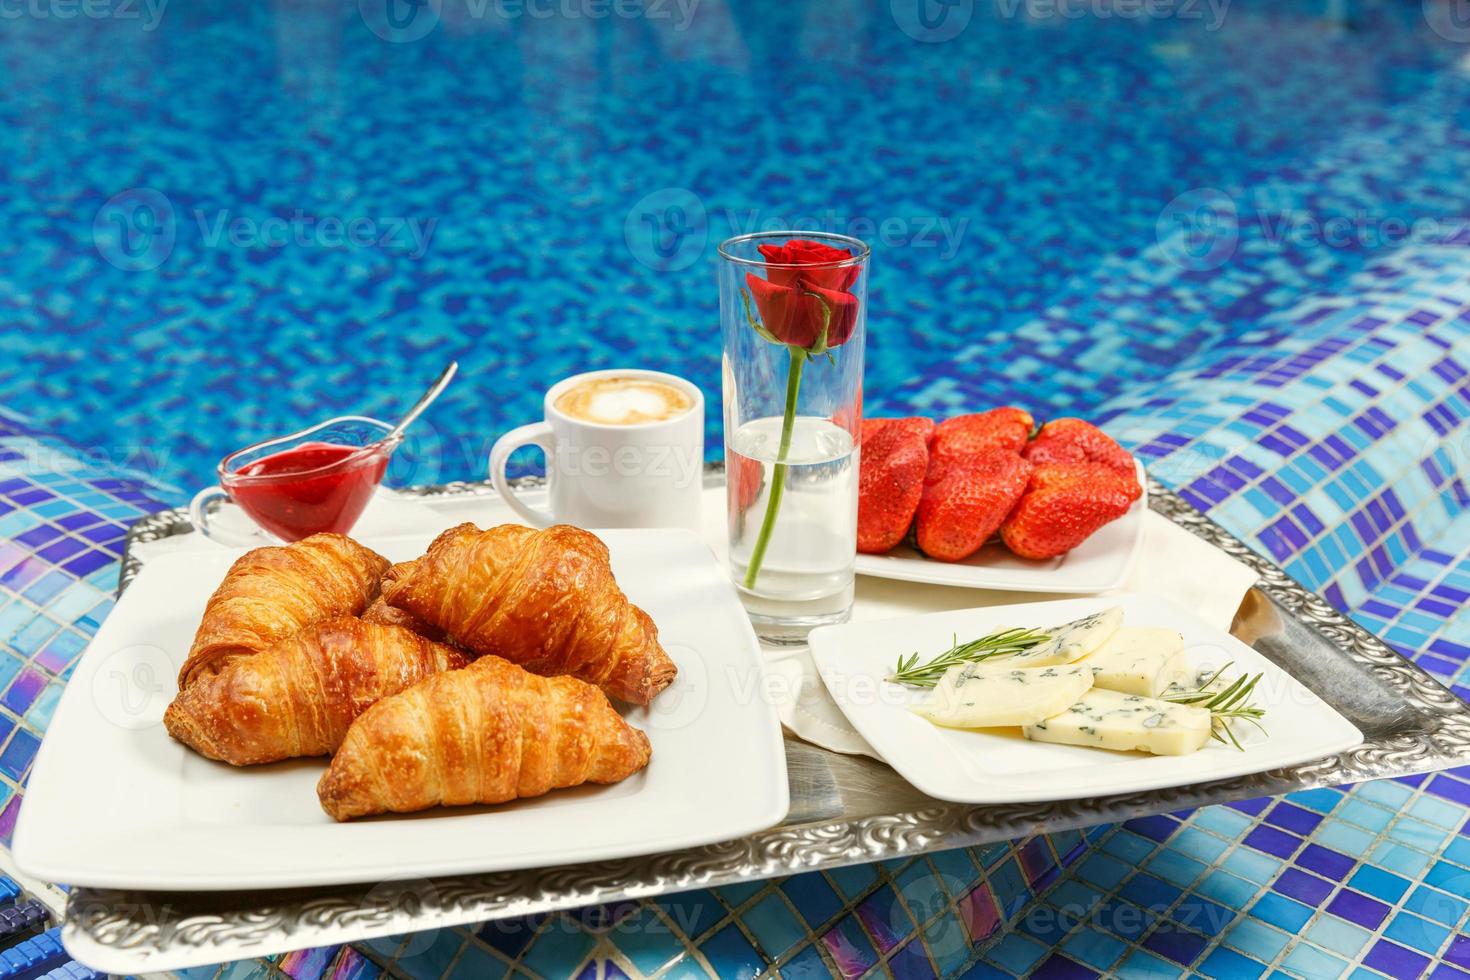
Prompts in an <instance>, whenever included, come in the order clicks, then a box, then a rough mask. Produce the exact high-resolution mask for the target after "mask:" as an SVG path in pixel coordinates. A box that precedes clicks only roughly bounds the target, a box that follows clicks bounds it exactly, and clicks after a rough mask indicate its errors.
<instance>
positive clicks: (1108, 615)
mask: <svg viewBox="0 0 1470 980" xmlns="http://www.w3.org/2000/svg"><path fill="white" fill-rule="evenodd" d="M1122 624H1123V610H1122V609H1119V608H1118V607H1117V606H1113V607H1112V608H1111V609H1104V610H1103V611H1102V612H1097V613H1093V614H1092V615H1091V616H1084V617H1083V618H1082V619H1078V620H1075V621H1073V622H1070V623H1064V624H1063V625H1061V626H1055V627H1052V628H1051V629H1049V630H1047V634H1048V638H1047V639H1045V640H1042V641H1041V642H1040V643H1038V644H1037V645H1036V646H1034V647H1032V648H1031V649H1029V650H1025V651H1023V652H1021V653H1018V654H1015V655H1014V656H1011V657H1005V658H1004V659H997V660H992V661H991V663H1003V664H1005V665H1006V666H1007V667H1053V666H1057V665H1059V664H1069V663H1072V662H1073V661H1076V660H1081V659H1082V658H1083V657H1085V656H1087V655H1088V654H1089V653H1092V652H1093V651H1095V650H1097V649H1098V648H1099V647H1101V646H1102V645H1103V644H1104V643H1106V642H1107V641H1108V639H1109V638H1110V637H1111V636H1112V635H1113V634H1114V633H1116V632H1117V631H1118V627H1119V626H1121V625H1122Z"/></svg>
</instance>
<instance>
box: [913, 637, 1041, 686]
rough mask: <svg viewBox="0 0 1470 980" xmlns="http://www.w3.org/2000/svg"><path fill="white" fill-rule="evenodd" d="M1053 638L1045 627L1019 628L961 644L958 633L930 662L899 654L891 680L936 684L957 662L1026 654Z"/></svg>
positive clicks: (917, 684)
mask: <svg viewBox="0 0 1470 980" xmlns="http://www.w3.org/2000/svg"><path fill="white" fill-rule="evenodd" d="M1050 638H1051V634H1050V633H1049V632H1047V631H1046V630H1038V629H1020V628H1017V629H1008V630H1000V631H998V632H995V633H990V634H988V635H986V636H982V637H980V639H978V640H969V641H967V642H965V643H961V642H960V638H959V636H958V635H956V636H955V637H954V642H953V645H952V646H950V648H949V649H948V650H946V651H944V652H943V653H941V654H939V656H937V657H935V658H934V659H933V660H930V661H929V662H928V663H923V664H921V663H919V655H918V654H917V653H913V654H910V655H909V656H907V657H899V658H898V663H897V665H895V666H894V668H893V673H891V674H889V675H888V679H889V680H890V681H892V682H893V683H895V684H907V685H909V686H910V687H933V686H934V685H936V684H938V683H939V679H940V678H941V677H943V676H944V674H945V671H947V670H949V669H950V668H951V667H953V666H955V665H956V664H977V663H981V662H982V661H985V660H992V659H994V658H996V657H1009V656H1011V655H1013V654H1017V653H1023V652H1025V651H1026V650H1029V649H1031V648H1032V647H1034V646H1036V644H1038V643H1041V642H1042V641H1043V640H1048V639H1050Z"/></svg>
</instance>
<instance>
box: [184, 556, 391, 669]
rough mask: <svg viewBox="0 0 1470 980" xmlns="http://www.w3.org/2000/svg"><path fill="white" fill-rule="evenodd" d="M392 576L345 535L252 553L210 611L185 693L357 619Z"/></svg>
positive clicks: (193, 651) (382, 561) (192, 651)
mask: <svg viewBox="0 0 1470 980" xmlns="http://www.w3.org/2000/svg"><path fill="white" fill-rule="evenodd" d="M387 568H388V560H387V559H386V558H383V557H382V556H381V555H379V554H377V553H376V552H374V551H372V550H371V549H369V548H365V547H363V546H362V545H360V544H358V543H357V542H356V541H354V540H352V539H351V538H349V537H346V536H344V535H341V534H313V535H312V536H311V537H309V538H302V539H301V540H300V541H297V542H295V543H294V544H288V545H285V546H284V547H274V548H256V549H255V550H254V551H250V552H247V553H246V554H244V555H242V556H241V557H240V559H239V560H238V561H236V562H235V564H233V565H232V566H230V570H229V572H228V573H227V574H226V575H225V580H224V581H223V582H221V583H220V586H219V588H218V589H216V590H215V592H214V595H212V596H210V599H209V604H208V605H207V606H205V608H204V618H203V620H202V621H201V622H200V623H199V630H198V632H197V633H196V634H195V635H194V644H193V645H192V646H191V647H190V648H189V657H188V659H187V660H185V661H184V666H183V669H182V670H180V671H179V690H181V691H182V690H184V689H185V688H187V687H188V686H189V685H190V684H193V683H194V682H196V681H198V680H200V679H202V678H205V677H210V676H213V675H214V674H217V673H219V672H220V671H221V670H222V669H224V667H225V666H226V665H227V664H228V663H230V661H232V660H235V659H237V658H239V657H244V656H249V655H250V654H253V653H259V652H260V651H262V650H265V649H267V648H268V647H271V646H273V645H275V643H276V642H277V641H279V640H284V639H285V638H286V637H288V636H291V635H293V634H295V633H299V632H300V631H301V630H303V629H305V628H306V627H307V626H310V625H311V624H312V623H316V622H320V621H321V620H324V619H330V618H331V617H333V616H356V615H357V614H358V613H360V612H362V611H363V610H364V609H366V608H367V606H368V603H370V602H372V600H373V599H374V598H375V597H376V596H377V594H378V583H379V580H380V579H381V578H382V577H383V573H384V572H385V571H386V570H387Z"/></svg>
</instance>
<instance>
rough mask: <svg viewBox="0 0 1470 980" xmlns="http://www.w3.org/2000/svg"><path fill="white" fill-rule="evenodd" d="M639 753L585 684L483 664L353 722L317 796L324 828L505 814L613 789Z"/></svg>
mask: <svg viewBox="0 0 1470 980" xmlns="http://www.w3.org/2000/svg"><path fill="white" fill-rule="evenodd" d="M649 751H650V750H649V745H648V736H647V735H645V734H643V732H641V731H639V730H638V729H636V728H634V727H632V726H631V725H629V724H628V723H627V722H625V721H624V720H623V719H622V717H620V716H619V715H618V713H617V712H616V711H614V710H613V707H612V705H611V704H609V703H608V700H607V697H606V696H605V695H604V694H603V693H602V692H601V691H599V690H598V689H597V688H595V687H593V686H592V685H591V684H586V683H584V682H582V681H579V680H576V679H575V678H572V677H538V676H537V675H535V674H532V673H529V672H528V671H525V670H522V669H521V668H520V667H517V666H516V665H515V664H512V663H510V662H509V661H506V660H502V659H500V658H499V657H481V658H480V659H479V660H476V661H475V662H474V663H472V664H470V665H469V666H468V667H466V668H464V669H463V670H451V671H448V672H447V673H443V674H437V675H435V676H433V677H429V678H426V679H424V680H422V681H419V682H418V683H417V684H415V685H414V686H413V687H410V688H409V689H408V690H406V691H404V692H403V693H402V694H397V695H394V696H393V697H390V698H384V699H383V700H381V701H379V702H378V703H377V704H375V705H373V706H372V707H371V708H369V709H368V710H367V711H365V712H363V714H362V716H361V717H360V718H358V719H357V721H355V722H353V724H352V727H351V728H349V729H348V730H347V737H346V738H345V739H343V740H342V746H341V748H339V749H338V750H337V754H336V755H334V756H333V757H332V764H331V766H330V767H329V768H328V769H327V771H326V773H324V774H323V775H322V778H321V780H320V782H318V783H317V788H316V792H317V797H318V798H319V799H320V800H321V804H322V809H323V810H325V811H326V812H327V815H328V816H330V817H331V818H332V819H333V820H350V819H352V818H353V817H362V816H367V815H369V814H373V813H389V812H391V813H410V812H413V811H415V810H424V809H427V808H429V807H431V806H458V805H462V804H466V803H503V802H505V801H506V800H513V799H516V798H518V797H528V796H540V795H541V794H543V793H545V792H547V791H549V790H553V789H559V788H562V787H566V786H577V785H580V784H582V783H589V782H590V783H616V782H618V781H619V780H622V779H626V778H627V777H628V776H630V775H632V774H633V773H635V772H637V771H638V770H640V769H642V768H643V767H644V766H646V765H647V764H648V757H649Z"/></svg>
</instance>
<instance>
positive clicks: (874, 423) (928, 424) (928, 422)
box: [863, 418, 934, 447]
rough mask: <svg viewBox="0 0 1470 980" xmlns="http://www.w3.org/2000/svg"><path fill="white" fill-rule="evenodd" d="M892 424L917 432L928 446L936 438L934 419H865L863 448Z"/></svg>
mask: <svg viewBox="0 0 1470 980" xmlns="http://www.w3.org/2000/svg"><path fill="white" fill-rule="evenodd" d="M892 422H897V423H898V424H900V425H902V426H903V427H905V428H906V429H908V430H910V431H912V432H917V433H918V434H919V436H920V438H922V439H923V440H924V444H925V445H926V446H927V445H928V444H929V441H930V440H931V439H933V438H934V420H933V419H925V418H906V419H863V446H864V447H866V446H867V445H868V442H869V441H870V440H871V439H873V437H875V436H876V435H877V434H878V432H879V431H880V430H881V429H883V428H885V427H887V426H888V425H889V424H890V423H892Z"/></svg>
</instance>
